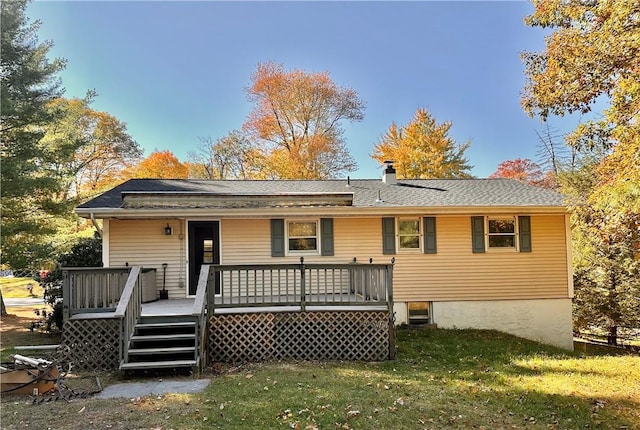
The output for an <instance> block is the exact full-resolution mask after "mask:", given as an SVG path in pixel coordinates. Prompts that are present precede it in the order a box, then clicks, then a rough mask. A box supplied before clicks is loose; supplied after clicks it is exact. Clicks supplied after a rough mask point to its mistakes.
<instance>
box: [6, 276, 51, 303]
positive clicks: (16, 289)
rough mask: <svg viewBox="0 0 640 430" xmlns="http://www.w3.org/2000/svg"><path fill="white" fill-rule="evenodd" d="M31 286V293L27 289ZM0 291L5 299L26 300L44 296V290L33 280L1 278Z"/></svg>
mask: <svg viewBox="0 0 640 430" xmlns="http://www.w3.org/2000/svg"><path fill="white" fill-rule="evenodd" d="M29 284H31V286H32V290H31V293H29V289H28V288H27V286H28V285H29ZM0 289H1V290H2V297H4V298H5V299H9V298H11V299H26V298H30V297H43V295H44V289H43V288H42V287H41V286H40V284H39V283H38V282H36V281H35V280H33V278H0Z"/></svg>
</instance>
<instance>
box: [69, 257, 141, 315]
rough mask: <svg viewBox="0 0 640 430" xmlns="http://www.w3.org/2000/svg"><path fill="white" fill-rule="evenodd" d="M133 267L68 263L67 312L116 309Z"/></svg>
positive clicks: (76, 312)
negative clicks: (77, 265)
mask: <svg viewBox="0 0 640 430" xmlns="http://www.w3.org/2000/svg"><path fill="white" fill-rule="evenodd" d="M130 271H131V268H130V267H119V268H111V267H109V268H104V267H65V268H63V269H62V273H63V284H62V288H63V292H62V296H63V316H64V319H65V320H66V319H68V318H69V317H70V316H73V315H75V314H81V313H95V312H113V311H115V310H116V307H117V306H118V301H119V300H120V296H122V292H123V291H124V288H125V284H126V282H127V278H128V277H129V272H130Z"/></svg>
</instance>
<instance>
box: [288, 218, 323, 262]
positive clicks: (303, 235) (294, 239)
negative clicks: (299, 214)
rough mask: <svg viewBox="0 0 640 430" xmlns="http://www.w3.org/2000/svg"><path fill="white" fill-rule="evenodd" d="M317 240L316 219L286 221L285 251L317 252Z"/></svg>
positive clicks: (299, 252) (296, 252)
mask: <svg viewBox="0 0 640 430" xmlns="http://www.w3.org/2000/svg"><path fill="white" fill-rule="evenodd" d="M318 242H319V241H318V222H317V221H287V252H289V253H293V254H317V253H318Z"/></svg>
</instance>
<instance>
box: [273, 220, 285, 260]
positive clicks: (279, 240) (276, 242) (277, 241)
mask: <svg viewBox="0 0 640 430" xmlns="http://www.w3.org/2000/svg"><path fill="white" fill-rule="evenodd" d="M271 256H272V257H284V220H283V219H272V220H271Z"/></svg>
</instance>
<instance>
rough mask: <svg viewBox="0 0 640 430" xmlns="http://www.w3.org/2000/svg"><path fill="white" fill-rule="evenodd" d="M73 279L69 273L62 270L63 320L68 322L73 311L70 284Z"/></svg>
mask: <svg viewBox="0 0 640 430" xmlns="http://www.w3.org/2000/svg"><path fill="white" fill-rule="evenodd" d="M70 282H71V279H70V278H69V271H68V270H62V320H63V321H66V320H68V319H69V315H70V311H69V310H70V309H71V303H72V301H71V296H70V294H71V286H70V285H69V283H70Z"/></svg>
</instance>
